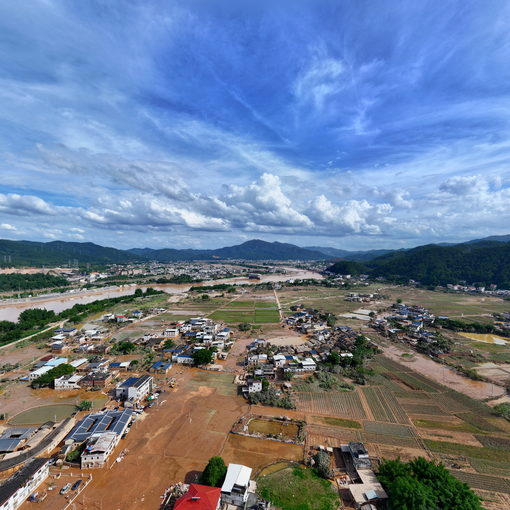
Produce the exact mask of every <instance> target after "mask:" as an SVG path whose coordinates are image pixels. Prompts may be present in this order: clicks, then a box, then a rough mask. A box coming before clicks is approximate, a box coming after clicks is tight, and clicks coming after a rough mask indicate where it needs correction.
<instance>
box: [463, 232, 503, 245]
mask: <svg viewBox="0 0 510 510" xmlns="http://www.w3.org/2000/svg"><path fill="white" fill-rule="evenodd" d="M482 241H496V242H498V243H508V242H510V234H507V235H502V236H489V237H482V239H473V240H472V241H467V243H464V244H473V243H479V242H482Z"/></svg>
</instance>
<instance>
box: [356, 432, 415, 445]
mask: <svg viewBox="0 0 510 510" xmlns="http://www.w3.org/2000/svg"><path fill="white" fill-rule="evenodd" d="M361 437H362V441H364V442H367V443H378V444H384V445H390V446H402V447H403V448H422V446H421V444H420V443H419V442H418V440H417V439H415V438H414V437H396V436H387V435H384V434H372V433H371V432H362V433H361Z"/></svg>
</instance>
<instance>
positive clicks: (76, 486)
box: [71, 480, 82, 491]
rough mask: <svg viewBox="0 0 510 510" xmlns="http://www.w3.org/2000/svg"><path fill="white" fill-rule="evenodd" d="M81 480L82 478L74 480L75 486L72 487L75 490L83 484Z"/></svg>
mask: <svg viewBox="0 0 510 510" xmlns="http://www.w3.org/2000/svg"><path fill="white" fill-rule="evenodd" d="M81 482H82V481H81V480H78V481H77V482H74V483H73V486H72V487H71V490H72V491H75V490H76V489H77V488H78V487H79V486H80V485H81Z"/></svg>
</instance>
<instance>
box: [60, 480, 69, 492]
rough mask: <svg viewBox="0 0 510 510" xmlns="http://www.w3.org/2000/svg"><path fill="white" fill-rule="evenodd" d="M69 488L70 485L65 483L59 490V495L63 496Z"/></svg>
mask: <svg viewBox="0 0 510 510" xmlns="http://www.w3.org/2000/svg"><path fill="white" fill-rule="evenodd" d="M70 487H71V484H70V483H66V484H65V485H64V486H63V487H62V488H61V489H60V494H65V493H66V492H67V491H68V490H69V489H70Z"/></svg>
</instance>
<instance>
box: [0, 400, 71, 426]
mask: <svg viewBox="0 0 510 510" xmlns="http://www.w3.org/2000/svg"><path fill="white" fill-rule="evenodd" d="M75 411H76V406H75V405H73V404H55V405H49V406H39V407H32V408H31V409H27V410H26V411H23V412H21V413H19V414H17V415H16V416H14V417H13V418H11V419H10V420H9V425H42V424H43V423H45V422H47V421H54V422H58V421H61V420H63V419H64V418H67V417H68V416H71V414H73V413H74V412H75Z"/></svg>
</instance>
